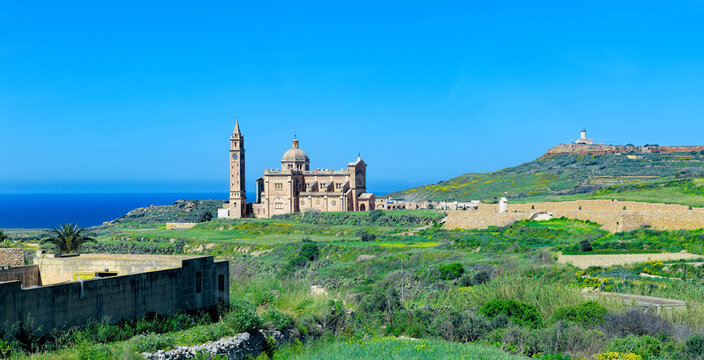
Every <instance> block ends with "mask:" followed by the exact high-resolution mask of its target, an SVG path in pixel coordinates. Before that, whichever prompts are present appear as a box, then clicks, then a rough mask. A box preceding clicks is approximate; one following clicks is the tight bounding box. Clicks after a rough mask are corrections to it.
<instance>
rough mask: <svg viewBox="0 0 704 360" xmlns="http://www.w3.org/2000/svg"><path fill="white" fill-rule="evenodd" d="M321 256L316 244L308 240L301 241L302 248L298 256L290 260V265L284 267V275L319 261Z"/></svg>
mask: <svg viewBox="0 0 704 360" xmlns="http://www.w3.org/2000/svg"><path fill="white" fill-rule="evenodd" d="M319 255H320V250H319V249H318V245H317V244H316V243H314V242H312V241H311V240H310V239H307V238H306V239H303V240H301V248H300V250H299V251H298V255H296V256H294V257H293V258H292V259H291V260H289V262H288V264H287V265H286V266H285V267H284V270H283V272H284V274H286V273H290V272H293V271H295V270H296V269H298V268H302V267H304V266H306V265H307V264H308V263H309V262H311V261H314V260H315V259H317V258H318V256H319Z"/></svg>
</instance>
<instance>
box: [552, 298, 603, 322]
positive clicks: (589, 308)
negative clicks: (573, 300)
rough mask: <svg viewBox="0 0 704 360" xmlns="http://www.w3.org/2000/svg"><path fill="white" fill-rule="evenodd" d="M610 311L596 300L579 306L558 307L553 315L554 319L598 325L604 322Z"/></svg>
mask: <svg viewBox="0 0 704 360" xmlns="http://www.w3.org/2000/svg"><path fill="white" fill-rule="evenodd" d="M608 312H609V311H608V310H607V309H606V308H605V307H603V306H601V305H599V304H598V303H596V302H593V301H588V302H585V303H583V304H579V305H577V306H566V307H562V308H560V309H558V310H557V311H556V312H555V313H554V314H553V316H552V320H553V321H570V322H576V323H580V324H583V325H585V326H596V325H598V324H601V323H603V322H604V318H605V317H606V314H607V313H608Z"/></svg>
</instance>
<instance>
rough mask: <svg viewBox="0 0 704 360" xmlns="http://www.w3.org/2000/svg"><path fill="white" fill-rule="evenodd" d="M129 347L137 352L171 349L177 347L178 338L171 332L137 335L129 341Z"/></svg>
mask: <svg viewBox="0 0 704 360" xmlns="http://www.w3.org/2000/svg"><path fill="white" fill-rule="evenodd" d="M129 347H130V350H132V351H134V352H137V353H144V352H156V351H158V350H169V349H172V348H174V347H176V339H175V338H174V337H173V336H171V335H169V334H148V335H137V336H135V337H133V338H132V339H131V340H130V341H129Z"/></svg>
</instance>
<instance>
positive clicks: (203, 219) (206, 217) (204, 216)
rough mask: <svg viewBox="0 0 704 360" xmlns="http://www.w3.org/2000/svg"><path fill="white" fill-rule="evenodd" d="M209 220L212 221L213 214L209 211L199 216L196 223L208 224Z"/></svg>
mask: <svg viewBox="0 0 704 360" xmlns="http://www.w3.org/2000/svg"><path fill="white" fill-rule="evenodd" d="M211 220H213V213H211V212H210V211H206V212H204V213H203V214H202V215H201V216H200V218H199V219H198V222H208V221H211Z"/></svg>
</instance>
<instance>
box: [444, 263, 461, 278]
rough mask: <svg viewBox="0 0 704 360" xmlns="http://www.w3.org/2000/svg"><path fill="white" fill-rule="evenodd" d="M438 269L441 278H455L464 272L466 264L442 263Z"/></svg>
mask: <svg viewBox="0 0 704 360" xmlns="http://www.w3.org/2000/svg"><path fill="white" fill-rule="evenodd" d="M438 271H439V272H440V278H441V279H443V280H454V279H458V278H459V277H460V276H462V274H464V266H463V265H462V264H460V263H451V264H442V265H440V266H439V267H438Z"/></svg>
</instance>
